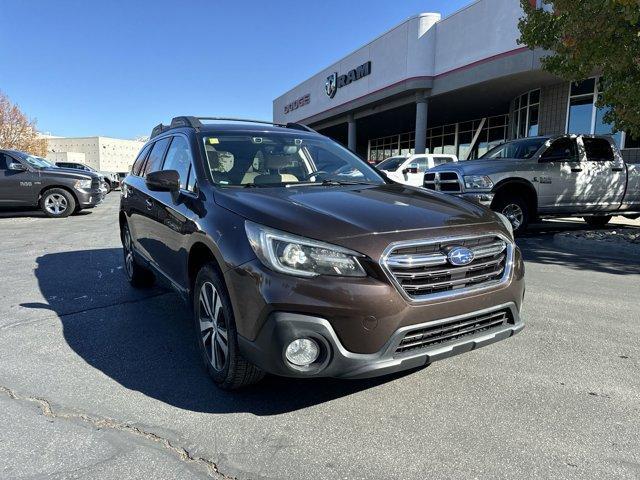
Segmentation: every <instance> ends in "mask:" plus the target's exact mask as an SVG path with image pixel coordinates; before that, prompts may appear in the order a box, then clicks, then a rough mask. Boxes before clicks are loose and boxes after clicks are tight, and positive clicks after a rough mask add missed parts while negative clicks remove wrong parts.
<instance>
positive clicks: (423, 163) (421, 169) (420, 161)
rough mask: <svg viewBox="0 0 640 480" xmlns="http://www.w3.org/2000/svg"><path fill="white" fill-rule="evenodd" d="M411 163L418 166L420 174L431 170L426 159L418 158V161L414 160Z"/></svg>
mask: <svg viewBox="0 0 640 480" xmlns="http://www.w3.org/2000/svg"><path fill="white" fill-rule="evenodd" d="M411 163H417V164H418V172H424V171H425V170H426V169H427V168H429V166H428V163H429V162H428V160H427V158H426V157H421V158H418V159H417V160H413V161H412V162H411Z"/></svg>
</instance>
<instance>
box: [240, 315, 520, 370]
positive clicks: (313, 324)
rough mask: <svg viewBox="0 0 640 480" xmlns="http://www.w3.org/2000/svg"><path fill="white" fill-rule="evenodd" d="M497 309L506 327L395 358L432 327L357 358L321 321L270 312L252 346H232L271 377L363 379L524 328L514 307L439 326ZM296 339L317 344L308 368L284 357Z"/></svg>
mask: <svg viewBox="0 0 640 480" xmlns="http://www.w3.org/2000/svg"><path fill="white" fill-rule="evenodd" d="M502 310H508V311H509V312H510V313H511V320H510V322H509V323H507V324H504V325H501V326H499V327H497V328H493V329H489V330H487V331H483V332H480V333H478V334H475V335H467V336H461V337H460V338H457V339H454V340H451V341H448V342H443V343H438V344H436V345H433V346H427V347H424V348H418V349H415V350H412V351H408V352H403V353H397V352H396V350H397V348H398V346H399V345H400V343H401V342H402V340H403V339H404V337H405V335H406V334H407V333H408V332H410V331H413V330H417V329H420V328H422V327H425V326H432V325H433V322H427V323H424V324H417V325H410V326H406V327H402V328H399V329H398V330H396V331H395V333H394V334H393V335H392V336H391V338H389V340H388V341H387V343H386V344H385V346H384V347H383V348H381V349H380V350H379V351H378V352H375V353H371V354H361V353H353V352H350V351H348V350H347V349H346V348H345V347H344V346H343V344H342V343H341V342H340V340H339V339H338V336H337V335H336V332H335V331H334V329H333V327H332V326H331V324H330V323H329V322H328V321H327V320H326V319H323V318H319V317H313V316H310V315H302V314H295V313H284V312H275V313H273V314H272V315H271V316H270V317H269V319H268V320H267V322H266V323H265V325H264V326H263V328H262V330H261V331H260V333H259V335H258V336H257V338H256V339H255V341H249V340H247V339H246V338H244V337H241V336H240V337H239V339H238V342H239V347H240V351H241V352H242V354H243V356H244V357H245V358H247V359H248V360H249V361H250V362H252V363H254V364H256V365H258V366H259V367H260V368H262V369H263V370H265V371H267V372H269V373H273V374H276V375H282V376H289V377H310V376H314V377H336V378H352V379H356V378H369V377H376V376H380V375H387V374H390V373H395V372H399V371H402V370H407V369H412V368H417V367H421V366H425V365H428V364H430V363H432V362H435V361H437V360H442V359H444V358H448V357H451V356H454V355H459V354H461V353H465V352H468V351H471V350H475V349H477V348H480V347H484V346H486V345H490V344H492V343H495V342H498V341H500V340H504V339H506V338H509V337H511V336H513V335H515V334H516V333H518V332H519V331H520V330H522V329H523V328H524V323H523V322H522V320H521V319H520V316H519V312H518V309H517V307H516V305H515V304H514V303H507V304H504V305H498V306H495V307H492V308H489V309H483V310H477V311H475V312H471V313H468V314H466V315H458V316H456V317H449V318H445V319H442V320H441V321H439V322H441V323H442V324H443V325H444V324H447V323H448V322H458V321H464V320H465V319H470V318H473V317H478V316H481V315H488V314H491V313H495V312H498V311H502ZM297 338H312V339H314V340H316V342H317V343H319V344H320V345H321V351H322V352H323V353H322V354H321V355H320V358H319V359H318V361H316V362H315V363H314V364H312V365H310V366H309V367H304V368H303V367H297V366H294V365H292V364H290V363H289V362H288V361H287V360H286V358H285V356H284V352H285V349H286V347H287V345H288V344H289V343H290V342H291V341H293V340H295V339H297Z"/></svg>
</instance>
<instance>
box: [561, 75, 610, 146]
mask: <svg viewBox="0 0 640 480" xmlns="http://www.w3.org/2000/svg"><path fill="white" fill-rule="evenodd" d="M599 85H600V80H599V78H588V79H587V80H583V81H581V82H573V83H572V84H571V91H570V93H569V106H568V111H567V129H566V131H567V133H575V134H581V133H587V134H600V135H611V136H612V137H613V139H614V140H615V141H616V143H617V144H618V145H619V146H621V145H622V133H621V132H614V131H613V127H612V125H610V124H608V123H606V122H605V121H604V115H605V114H606V113H607V108H606V107H600V108H599V107H596V101H597V100H598V98H599V97H600V93H599V88H600V87H599Z"/></svg>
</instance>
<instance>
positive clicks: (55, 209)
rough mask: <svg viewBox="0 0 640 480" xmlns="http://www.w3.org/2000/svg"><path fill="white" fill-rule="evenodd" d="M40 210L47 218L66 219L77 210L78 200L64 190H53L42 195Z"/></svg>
mask: <svg viewBox="0 0 640 480" xmlns="http://www.w3.org/2000/svg"><path fill="white" fill-rule="evenodd" d="M40 208H41V209H42V211H43V212H44V214H45V215H46V216H47V217H51V218H65V217H68V216H69V215H71V214H72V213H73V212H74V211H75V209H76V199H75V198H73V195H71V193H69V192H67V191H66V190H64V189H62V188H51V189H49V190H47V191H46V192H44V193H43V194H42V197H41V198H40Z"/></svg>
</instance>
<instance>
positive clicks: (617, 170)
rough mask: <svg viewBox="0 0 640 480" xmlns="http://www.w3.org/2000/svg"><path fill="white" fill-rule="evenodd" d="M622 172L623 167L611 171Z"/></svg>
mask: <svg viewBox="0 0 640 480" xmlns="http://www.w3.org/2000/svg"><path fill="white" fill-rule="evenodd" d="M622 170H624V169H623V168H622V167H613V168H612V169H611V171H612V172H621V171H622Z"/></svg>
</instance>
